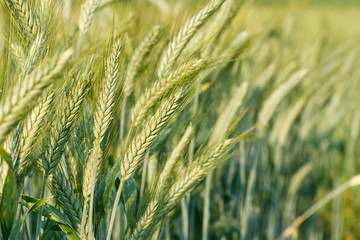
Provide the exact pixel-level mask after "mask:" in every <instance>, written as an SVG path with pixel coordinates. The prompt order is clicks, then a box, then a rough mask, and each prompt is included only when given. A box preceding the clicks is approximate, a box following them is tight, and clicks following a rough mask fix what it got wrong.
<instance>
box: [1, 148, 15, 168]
mask: <svg viewBox="0 0 360 240" xmlns="http://www.w3.org/2000/svg"><path fill="white" fill-rule="evenodd" d="M0 156H1V157H2V158H3V159H4V161H5V162H6V163H7V165H9V167H10V168H13V167H12V161H11V156H10V154H9V153H7V152H6V150H5V149H4V148H3V147H2V146H0Z"/></svg>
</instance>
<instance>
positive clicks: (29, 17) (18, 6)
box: [6, 0, 38, 43]
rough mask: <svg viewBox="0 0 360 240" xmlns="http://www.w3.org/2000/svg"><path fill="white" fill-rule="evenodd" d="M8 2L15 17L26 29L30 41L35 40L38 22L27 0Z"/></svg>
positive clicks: (9, 0) (10, 0)
mask: <svg viewBox="0 0 360 240" xmlns="http://www.w3.org/2000/svg"><path fill="white" fill-rule="evenodd" d="M6 3H7V5H8V7H9V9H10V11H11V13H12V16H13V17H14V18H15V19H18V20H19V21H20V23H19V26H18V27H20V26H21V28H23V29H24V30H25V34H26V37H27V39H28V40H29V43H32V42H33V41H34V40H35V37H36V35H37V32H38V24H37V22H36V19H35V18H34V14H33V13H32V11H31V9H30V7H29V5H28V2H27V1H26V0H6Z"/></svg>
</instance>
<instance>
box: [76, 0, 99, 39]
mask: <svg viewBox="0 0 360 240" xmlns="http://www.w3.org/2000/svg"><path fill="white" fill-rule="evenodd" d="M99 4H100V0H85V1H84V3H83V4H82V5H81V11H80V18H79V31H80V36H83V35H85V34H86V33H87V31H88V30H89V27H90V24H91V22H92V19H93V17H94V13H95V11H96V9H97V8H98V6H99Z"/></svg>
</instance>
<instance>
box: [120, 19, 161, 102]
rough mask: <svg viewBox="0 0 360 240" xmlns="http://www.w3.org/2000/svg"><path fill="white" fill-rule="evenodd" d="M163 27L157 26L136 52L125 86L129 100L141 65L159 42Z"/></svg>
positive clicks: (125, 94) (127, 72)
mask: <svg viewBox="0 0 360 240" xmlns="http://www.w3.org/2000/svg"><path fill="white" fill-rule="evenodd" d="M161 30H162V27H161V26H159V25H157V26H155V27H153V28H152V29H151V30H150V31H149V33H148V34H147V35H146V37H145V39H144V40H143V41H142V43H141V44H140V46H139V47H138V48H137V49H136V50H135V52H134V54H133V55H132V57H131V60H130V62H129V65H128V68H127V71H126V77H125V86H124V97H125V98H127V97H129V95H130V94H131V92H132V90H133V88H134V79H135V77H136V75H137V74H138V73H139V70H140V67H141V64H142V63H143V60H144V58H145V57H146V55H148V54H149V52H150V51H151V49H152V48H153V47H154V45H155V44H156V43H157V42H158V41H159V39H160V34H161Z"/></svg>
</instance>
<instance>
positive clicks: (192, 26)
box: [158, 0, 225, 79]
mask: <svg viewBox="0 0 360 240" xmlns="http://www.w3.org/2000/svg"><path fill="white" fill-rule="evenodd" d="M224 1H225V0H212V1H211V2H210V3H209V4H208V5H207V6H206V7H205V8H204V9H202V10H201V11H200V12H199V13H198V14H197V15H195V16H194V17H193V18H192V19H191V20H190V21H189V22H188V23H187V24H186V25H185V26H184V27H183V28H182V29H181V30H180V32H179V33H178V35H177V36H176V37H175V38H174V39H173V40H172V41H171V42H170V44H169V46H168V47H167V49H166V50H165V51H164V53H163V55H162V57H161V60H160V65H159V70H158V78H159V79H163V78H164V77H165V76H166V75H167V74H168V73H169V72H170V69H171V68H172V67H173V65H174V63H175V61H176V59H177V58H178V57H179V55H180V54H181V52H182V51H183V49H184V48H185V47H186V45H187V44H188V42H189V41H190V40H191V38H192V37H193V36H194V34H195V33H196V32H197V30H198V29H199V28H200V27H201V26H202V25H203V24H204V23H205V22H206V20H208V19H209V17H210V16H211V15H213V14H214V13H215V12H216V11H217V10H218V9H219V8H220V6H221V5H222V4H223V3H224Z"/></svg>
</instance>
